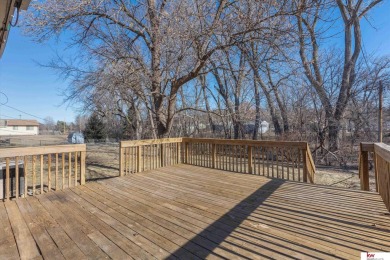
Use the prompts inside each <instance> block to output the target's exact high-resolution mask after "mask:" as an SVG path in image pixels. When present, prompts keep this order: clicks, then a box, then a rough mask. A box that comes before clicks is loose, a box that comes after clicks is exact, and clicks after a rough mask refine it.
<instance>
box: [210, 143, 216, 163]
mask: <svg viewBox="0 0 390 260" xmlns="http://www.w3.org/2000/svg"><path fill="white" fill-rule="evenodd" d="M216 148H217V147H216V144H211V162H212V167H213V169H215V167H216V165H217V149H216Z"/></svg>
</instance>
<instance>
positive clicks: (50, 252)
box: [16, 200, 65, 259]
mask: <svg viewBox="0 0 390 260" xmlns="http://www.w3.org/2000/svg"><path fill="white" fill-rule="evenodd" d="M16 204H17V205H18V207H19V210H20V213H21V215H22V216H23V218H24V220H25V222H26V224H27V226H28V228H29V229H30V232H31V234H32V236H33V238H34V240H35V242H36V244H37V245H38V247H39V250H40V253H41V254H42V256H43V257H44V258H54V259H65V258H64V256H63V255H62V253H61V251H60V250H59V249H58V247H57V245H56V243H55V242H54V241H53V239H52V238H51V236H50V235H49V233H48V232H47V231H46V229H45V228H44V227H42V226H41V225H40V224H39V222H42V220H41V218H40V217H39V216H38V215H37V214H35V211H34V210H33V209H32V207H31V206H30V204H29V203H28V201H27V200H17V201H16Z"/></svg>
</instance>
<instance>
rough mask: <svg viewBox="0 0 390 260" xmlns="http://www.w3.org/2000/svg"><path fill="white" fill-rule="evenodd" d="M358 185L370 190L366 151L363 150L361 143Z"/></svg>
mask: <svg viewBox="0 0 390 260" xmlns="http://www.w3.org/2000/svg"><path fill="white" fill-rule="evenodd" d="M359 166H360V169H359V177H360V187H361V189H362V190H366V191H368V190H370V183H369V170H368V151H363V149H362V144H360V165H359Z"/></svg>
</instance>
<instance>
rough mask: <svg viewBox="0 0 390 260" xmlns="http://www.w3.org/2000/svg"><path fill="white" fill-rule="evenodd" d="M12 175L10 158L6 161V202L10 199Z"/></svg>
mask: <svg viewBox="0 0 390 260" xmlns="http://www.w3.org/2000/svg"><path fill="white" fill-rule="evenodd" d="M9 193H10V173H9V158H8V157H7V158H6V159H5V200H6V201H8V200H9V198H10V194H9Z"/></svg>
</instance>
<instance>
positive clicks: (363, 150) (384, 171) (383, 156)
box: [359, 143, 390, 211]
mask: <svg viewBox="0 0 390 260" xmlns="http://www.w3.org/2000/svg"><path fill="white" fill-rule="evenodd" d="M369 153H372V155H373V159H374V168H375V188H376V191H377V192H378V193H379V194H380V195H381V197H382V199H383V201H384V203H385V205H386V207H387V209H388V210H389V211H390V146H389V145H387V144H384V143H361V144H360V153H359V178H360V184H361V189H362V190H367V191H369V190H370V182H369V181H370V179H369V173H370V172H369V167H368V157H369Z"/></svg>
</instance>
